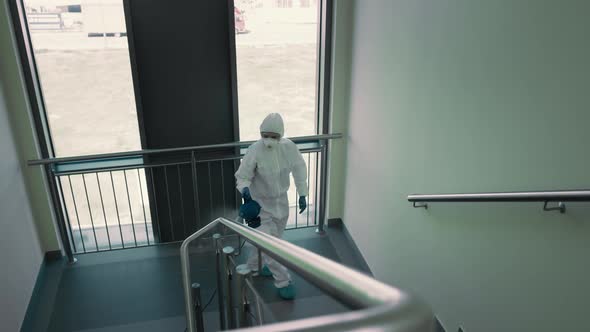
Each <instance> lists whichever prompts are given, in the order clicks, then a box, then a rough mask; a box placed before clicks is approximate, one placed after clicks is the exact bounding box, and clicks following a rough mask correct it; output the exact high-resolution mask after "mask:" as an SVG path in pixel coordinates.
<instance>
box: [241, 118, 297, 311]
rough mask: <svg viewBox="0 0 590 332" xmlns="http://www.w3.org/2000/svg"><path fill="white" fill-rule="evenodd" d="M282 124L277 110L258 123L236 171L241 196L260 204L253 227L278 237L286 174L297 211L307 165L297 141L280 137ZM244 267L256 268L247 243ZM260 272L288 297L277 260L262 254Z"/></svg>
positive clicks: (284, 215) (285, 212)
mask: <svg viewBox="0 0 590 332" xmlns="http://www.w3.org/2000/svg"><path fill="white" fill-rule="evenodd" d="M283 135H284V125H283V119H282V117H281V115H280V114H278V113H272V114H269V115H268V116H267V117H266V118H265V119H264V121H262V124H261V125H260V136H261V139H260V140H258V141H257V142H256V143H254V144H252V145H251V146H250V147H249V148H248V152H247V153H246V155H245V156H244V158H243V160H242V163H241V165H240V167H239V169H238V171H237V172H236V174H235V176H236V182H237V189H238V191H239V192H240V193H241V194H242V197H243V198H244V199H248V200H249V199H253V200H255V201H257V202H258V204H260V206H261V212H260V215H259V217H260V220H261V223H260V226H259V227H258V228H256V229H257V230H259V231H261V232H263V233H266V234H270V235H272V236H276V237H279V238H280V237H281V236H282V235H283V231H284V230H285V226H286V225H287V219H288V218H289V200H288V198H287V190H288V189H289V185H290V179H289V175H290V174H291V173H293V178H294V180H295V186H296V188H297V193H298V194H299V210H300V211H299V213H302V212H303V211H304V210H305V209H306V208H307V203H306V197H307V195H308V188H307V167H306V165H305V161H304V159H303V156H302V155H301V153H300V152H299V149H298V148H297V145H295V143H293V142H292V141H291V140H289V139H286V138H283ZM250 248H251V250H250V256H249V258H248V262H247V264H248V267H249V268H250V269H251V270H252V271H257V270H258V255H257V253H256V251H255V250H252V247H250ZM262 257H263V264H264V267H263V268H262V271H258V273H259V274H260V275H263V276H269V277H270V276H271V275H272V276H273V278H274V282H275V287H276V288H277V289H278V293H279V296H280V297H281V298H283V299H286V300H290V299H293V298H294V297H295V288H294V287H293V284H292V282H291V276H290V275H289V272H288V271H287V269H286V268H285V267H284V266H282V265H281V264H279V263H278V262H277V261H275V260H273V259H271V258H270V257H268V256H266V255H262Z"/></svg>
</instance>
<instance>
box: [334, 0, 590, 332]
mask: <svg viewBox="0 0 590 332" xmlns="http://www.w3.org/2000/svg"><path fill="white" fill-rule="evenodd" d="M589 14H590V2H589V1H583V0H567V1H550V0H494V1H483V0H481V1H473V0H380V1H379V0H372V1H355V5H354V12H353V17H352V20H351V25H352V27H353V32H352V33H351V36H350V38H351V40H352V41H351V43H352V53H351V64H350V66H349V68H348V71H349V75H350V90H349V92H348V93H341V94H340V95H338V96H337V97H338V98H340V100H339V103H340V104H344V103H347V104H349V105H350V110H349V114H348V115H345V117H347V118H348V123H349V127H348V132H347V133H348V134H347V136H348V137H347V138H346V155H347V162H346V165H344V172H345V175H346V176H345V180H344V192H345V193H346V194H345V195H344V205H343V218H344V221H345V223H346V225H347V226H348V228H349V229H350V231H351V233H352V235H353V237H354V239H355V241H356V242H357V244H358V245H359V247H360V249H361V251H362V252H363V254H364V255H365V257H366V258H367V260H368V263H369V265H370V266H371V268H372V270H373V271H374V272H375V274H376V277H377V278H379V279H381V280H384V281H386V282H389V283H391V284H393V285H397V286H400V287H401V288H404V289H409V290H411V291H413V292H416V293H418V294H420V295H421V296H422V297H424V298H425V299H426V300H427V301H428V302H429V303H431V304H432V306H433V308H434V310H435V312H436V313H437V314H438V315H439V316H440V318H441V320H442V322H443V323H444V325H445V326H446V328H447V330H448V331H456V330H457V327H458V326H459V325H463V327H464V330H465V331H466V332H469V331H477V332H487V331H490V332H491V331H536V332H542V331H547V332H549V331H590V320H589V319H588V312H589V311H588V308H589V306H588V299H589V298H590V284H589V283H588V280H590V264H588V261H589V257H590V203H576V204H568V211H567V213H566V214H564V215H561V214H559V213H556V212H543V211H542V203H478V204H465V203H464V204H458V203H457V204H451V203H447V204H431V207H430V208H429V209H428V210H423V209H413V208H412V207H411V205H410V204H409V203H408V202H407V201H406V195H407V194H410V193H444V192H480V191H483V192H489V191H513V190H549V189H574V188H588V187H590V173H589V172H588V171H589V170H590V155H589V154H588V144H589V143H590V130H589V129H590V38H588V32H589V31H590V20H589V19H588V15H589ZM334 111H338V109H335V110H334ZM339 166H340V165H334V164H333V165H332V167H339Z"/></svg>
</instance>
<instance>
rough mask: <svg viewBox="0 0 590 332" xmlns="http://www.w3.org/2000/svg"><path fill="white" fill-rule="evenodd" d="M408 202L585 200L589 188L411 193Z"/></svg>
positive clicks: (589, 194)
mask: <svg viewBox="0 0 590 332" xmlns="http://www.w3.org/2000/svg"><path fill="white" fill-rule="evenodd" d="M408 201H410V202H548V201H551V202H556V201H559V202H587V201H590V190H555V191H521V192H494V193H470V194H428V195H421V194H412V195H408Z"/></svg>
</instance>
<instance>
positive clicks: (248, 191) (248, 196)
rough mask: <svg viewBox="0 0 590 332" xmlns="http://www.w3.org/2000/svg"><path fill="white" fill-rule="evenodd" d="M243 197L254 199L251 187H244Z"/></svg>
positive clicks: (247, 199) (246, 199)
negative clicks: (251, 194)
mask: <svg viewBox="0 0 590 332" xmlns="http://www.w3.org/2000/svg"><path fill="white" fill-rule="evenodd" d="M242 198H243V199H244V200H245V201H249V200H251V199H252V196H250V188H248V187H246V188H244V190H242Z"/></svg>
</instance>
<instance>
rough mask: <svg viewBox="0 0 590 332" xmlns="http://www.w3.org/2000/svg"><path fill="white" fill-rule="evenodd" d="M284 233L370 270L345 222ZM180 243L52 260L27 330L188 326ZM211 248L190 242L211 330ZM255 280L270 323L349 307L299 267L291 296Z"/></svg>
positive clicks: (107, 331) (108, 331) (215, 322)
mask: <svg viewBox="0 0 590 332" xmlns="http://www.w3.org/2000/svg"><path fill="white" fill-rule="evenodd" d="M284 238H285V239H286V240H287V241H289V242H291V243H293V244H296V245H298V246H301V247H303V248H306V249H308V250H310V251H312V252H314V253H317V254H319V255H322V256H324V257H327V258H329V259H331V260H334V261H336V262H340V263H342V264H344V265H347V266H349V267H351V268H354V269H357V270H359V271H363V272H365V273H368V274H370V271H369V270H368V269H367V267H366V263H365V262H363V261H362V258H360V257H359V256H358V253H357V250H356V248H355V246H354V243H352V242H351V241H350V240H349V238H348V237H347V234H346V230H345V229H344V228H342V227H339V225H338V224H336V225H334V224H332V225H331V227H330V228H329V229H328V231H327V232H326V235H324V236H319V235H318V234H316V233H315V228H311V227H310V228H301V229H295V230H289V231H287V232H285V236H284ZM204 241H205V242H206V239H205V240H204ZM227 241H228V243H229V242H231V241H234V240H232V239H231V238H228V240H227ZM234 242H235V243H237V239H235V241H234ZM234 245H235V244H234ZM179 246H180V244H167V245H160V246H154V247H144V248H135V249H128V250H118V251H110V252H104V253H91V254H86V255H79V256H78V263H76V264H74V265H68V264H66V263H65V261H62V260H57V261H53V262H49V263H47V264H46V265H45V266H44V267H43V271H42V273H40V277H39V280H38V282H37V287H36V290H35V292H34V295H33V298H32V299H31V305H30V306H29V310H28V312H27V317H26V319H25V322H24V324H23V328H22V331H35V332H38V331H51V332H53V331H56V332H57V331H60V332H62V331H84V332H90V331H93V332H99V331H100V332H117V331H142V332H149V331H154V332H156V331H184V330H185V328H186V318H185V308H184V302H183V289H182V278H181V272H180V271H181V268H180V258H179ZM210 249H211V248H209V247H207V246H206V245H200V247H199V245H197V246H196V248H193V249H192V250H191V277H192V280H193V281H195V282H199V283H200V284H201V286H202V289H201V297H202V299H203V301H204V302H206V301H207V302H208V301H209V299H212V300H211V303H210V304H209V305H208V306H207V308H206V310H205V312H204V322H205V328H206V331H216V330H218V328H219V316H218V311H217V308H218V303H217V296H213V297H212V295H213V292H214V291H215V288H216V280H215V256H214V254H213V252H212V251H211V250H210ZM253 281H254V284H255V287H256V289H257V290H258V292H259V293H260V295H261V296H262V297H263V299H264V302H265V304H266V305H265V309H264V310H265V311H264V319H265V323H266V324H268V323H273V322H284V321H290V320H295V319H300V318H307V317H315V316H320V315H324V314H329V313H340V312H344V311H348V309H347V308H345V307H344V306H343V305H341V304H340V303H338V302H337V301H335V300H334V299H332V298H331V297H329V296H328V295H326V294H324V293H323V292H322V291H320V290H319V289H318V288H316V287H314V286H312V285H311V284H310V283H308V282H306V281H305V280H303V279H302V278H301V277H300V276H298V275H296V274H294V273H293V281H294V283H295V285H296V287H297V298H296V300H294V301H282V300H280V299H279V298H278V296H277V294H276V290H275V289H274V286H273V284H272V280H269V279H264V278H262V277H256V278H254V279H253Z"/></svg>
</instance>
